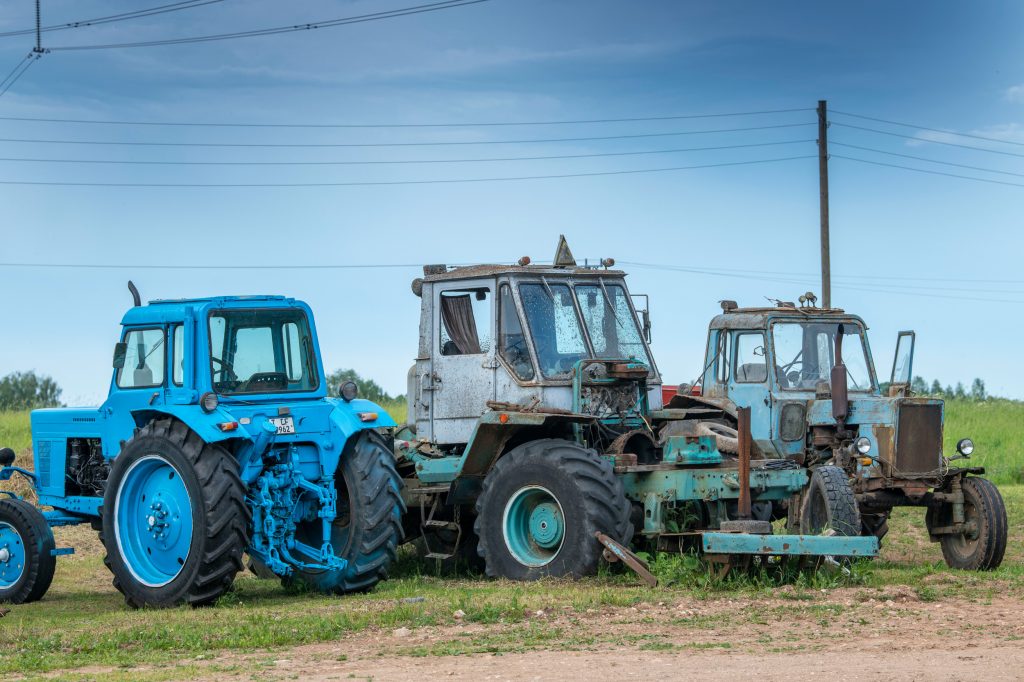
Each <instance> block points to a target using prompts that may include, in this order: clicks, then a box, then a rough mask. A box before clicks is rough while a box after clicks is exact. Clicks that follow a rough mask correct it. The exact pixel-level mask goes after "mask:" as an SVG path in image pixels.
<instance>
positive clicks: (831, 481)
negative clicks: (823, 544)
mask: <svg viewBox="0 0 1024 682" xmlns="http://www.w3.org/2000/svg"><path fill="white" fill-rule="evenodd" d="M829 531H833V532H834V533H835V534H836V535H860V532H861V520H860V513H859V512H858V510H857V498H856V497H854V494H853V489H852V488H850V482H849V479H848V478H847V476H846V472H845V471H843V470H842V469H840V468H839V467H837V466H832V465H827V466H821V467H818V468H817V469H815V470H814V472H813V473H812V474H811V482H810V483H809V484H808V486H807V490H806V491H805V493H804V500H803V506H802V508H801V510H800V532H801V533H804V534H807V535H821V534H822V533H826V532H829Z"/></svg>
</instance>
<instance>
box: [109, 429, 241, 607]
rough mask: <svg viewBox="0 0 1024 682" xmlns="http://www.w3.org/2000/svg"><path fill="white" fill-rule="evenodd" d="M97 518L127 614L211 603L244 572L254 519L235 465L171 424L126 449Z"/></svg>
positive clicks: (140, 435)
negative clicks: (142, 609) (100, 520)
mask: <svg viewBox="0 0 1024 682" xmlns="http://www.w3.org/2000/svg"><path fill="white" fill-rule="evenodd" d="M102 516H103V531H102V533H101V534H100V539H101V540H102V542H103V544H104V547H105V548H106V550H107V555H106V557H104V562H105V563H106V565H107V567H108V568H110V570H111V572H112V573H113V574H114V587H116V588H117V589H118V590H120V591H121V593H122V594H124V598H125V602H127V604H128V605H129V606H131V607H133V608H139V607H143V606H150V607H158V608H164V607H173V606H180V605H183V604H189V605H191V606H203V605H206V604H210V603H212V602H214V601H215V600H216V599H217V598H218V597H220V596H221V595H222V594H224V593H225V592H227V591H228V589H229V588H230V587H231V583H232V582H233V581H234V579H235V574H236V573H238V572H239V571H240V570H242V553H243V552H244V551H245V548H246V546H247V544H248V534H249V526H250V524H251V520H252V517H251V514H250V512H249V509H248V508H247V507H246V505H245V486H244V484H243V483H242V480H241V479H240V478H239V476H238V463H237V462H236V461H235V459H234V458H233V457H232V456H231V455H230V454H229V453H228V452H227V451H226V450H224V449H223V448H222V447H220V446H218V445H215V444H211V443H206V442H204V441H203V439H202V438H200V437H199V436H198V435H197V434H196V433H195V432H194V431H192V430H191V429H189V428H188V426H186V425H185V424H183V423H182V422H179V421H177V420H173V419H160V420H157V421H153V422H150V423H149V424H147V425H146V426H144V427H143V428H142V429H140V430H139V431H137V432H136V433H135V436H134V437H132V439H131V440H130V441H128V443H127V444H126V445H125V446H124V448H123V449H122V450H121V453H120V454H119V455H118V456H117V457H116V458H115V459H114V464H113V466H112V467H111V470H110V475H109V477H108V478H107V489H106V494H105V495H104V498H103V514H102Z"/></svg>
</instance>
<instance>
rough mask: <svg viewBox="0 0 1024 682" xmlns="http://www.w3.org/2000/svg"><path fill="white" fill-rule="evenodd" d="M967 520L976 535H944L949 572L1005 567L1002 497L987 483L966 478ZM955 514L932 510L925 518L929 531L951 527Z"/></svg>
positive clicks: (963, 484) (943, 509) (947, 509)
mask: <svg viewBox="0 0 1024 682" xmlns="http://www.w3.org/2000/svg"><path fill="white" fill-rule="evenodd" d="M961 487H962V488H963V491H964V519H965V520H966V521H967V522H968V523H973V524H974V532H973V533H970V534H966V533H965V534H961V535H943V536H941V540H940V541H939V542H940V544H941V545H942V557H943V558H944V559H945V560H946V565H948V566H949V567H950V568H958V569H961V570H965V571H992V570H995V569H996V568H999V565H1000V564H1001V563H1003V555H1004V554H1005V553H1006V538H1007V535H1008V524H1007V518H1006V505H1005V504H1004V503H1003V497H1002V495H1000V494H999V489H998V488H996V487H995V486H994V485H993V484H992V483H991V482H990V481H989V480H988V479H984V478H979V477H977V476H971V477H965V478H964V479H963V481H962V482H961ZM952 522H953V511H952V509H951V507H950V505H948V504H945V505H942V507H939V508H934V507H930V508H929V509H928V513H927V514H926V515H925V524H926V525H927V526H928V528H929V529H931V528H936V527H940V526H947V525H951V524H952Z"/></svg>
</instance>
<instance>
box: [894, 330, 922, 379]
mask: <svg viewBox="0 0 1024 682" xmlns="http://www.w3.org/2000/svg"><path fill="white" fill-rule="evenodd" d="M916 340H917V335H916V334H915V333H914V332H913V331H904V332H900V333H899V335H898V336H897V337H896V357H895V358H893V361H892V374H890V375H889V383H891V384H910V381H911V379H912V377H913V376H914V375H913V370H914V343H915V342H916Z"/></svg>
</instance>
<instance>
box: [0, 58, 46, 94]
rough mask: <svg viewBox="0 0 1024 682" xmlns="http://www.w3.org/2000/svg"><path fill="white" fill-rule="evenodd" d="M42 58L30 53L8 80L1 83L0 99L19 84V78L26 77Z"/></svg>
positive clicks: (5, 79) (19, 63) (15, 68)
mask: <svg viewBox="0 0 1024 682" xmlns="http://www.w3.org/2000/svg"><path fill="white" fill-rule="evenodd" d="M41 56H42V54H41V53H37V52H30V53H29V54H28V56H26V57H25V58H24V59H22V60H21V61H20V62H18V65H17V66H16V67H14V70H13V71H11V72H10V73H9V74H8V75H7V77H6V78H4V80H3V82H2V83H0V97H3V96H4V95H5V94H7V91H8V90H10V89H11V87H12V86H13V85H14V84H15V83H17V82H18V79H19V78H21V77H22V76H24V75H25V72H26V71H28V69H29V67H30V66H32V64H33V63H35V62H36V61H37V60H38V59H39V58H40V57H41Z"/></svg>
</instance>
